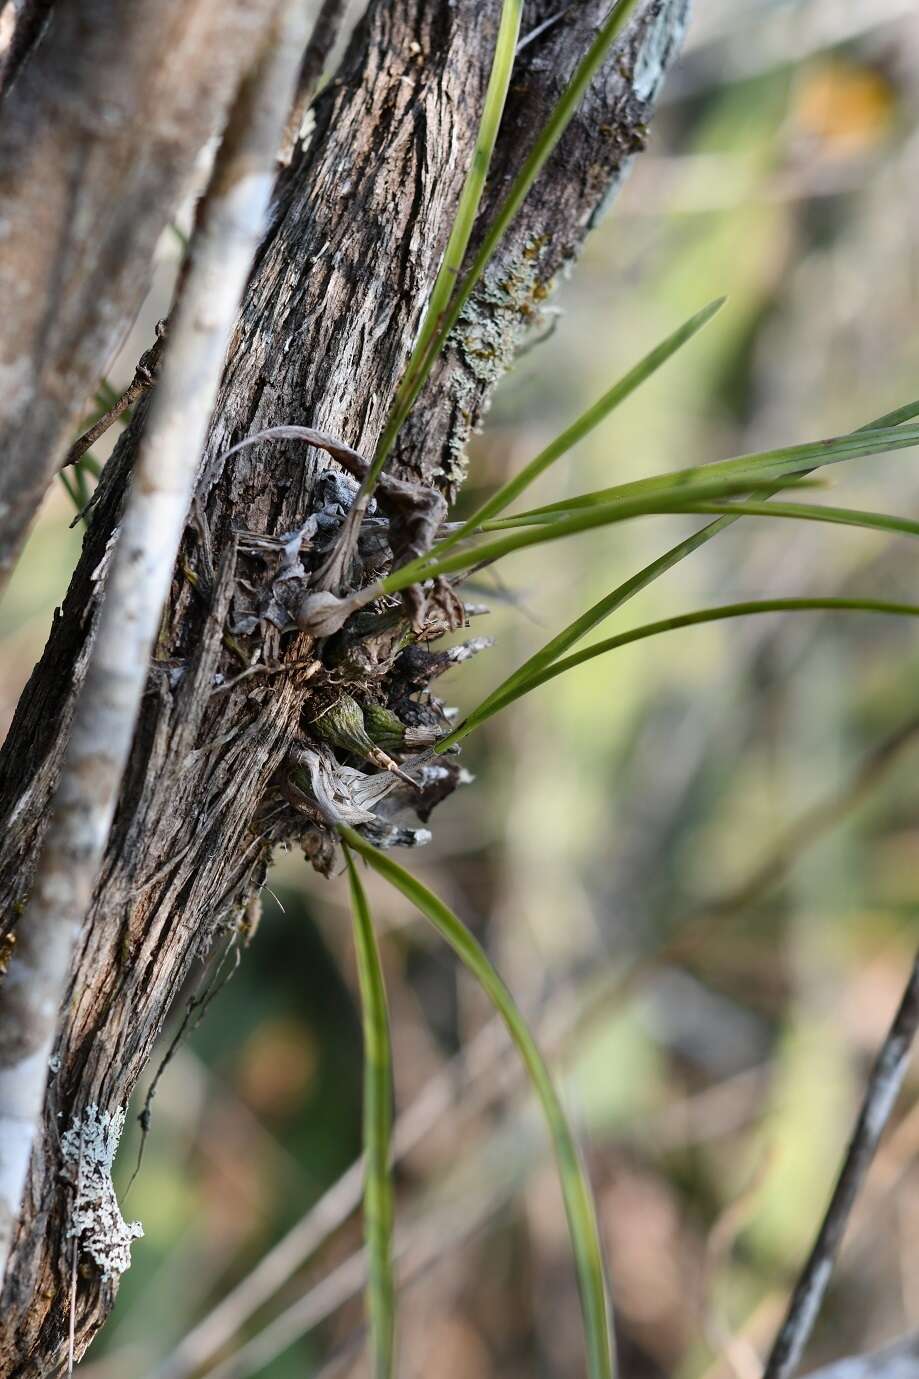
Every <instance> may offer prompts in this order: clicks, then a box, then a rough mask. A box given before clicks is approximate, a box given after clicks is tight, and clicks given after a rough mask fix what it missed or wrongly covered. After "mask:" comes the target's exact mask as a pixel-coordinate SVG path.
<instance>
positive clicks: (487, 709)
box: [441, 399, 919, 749]
mask: <svg viewBox="0 0 919 1379" xmlns="http://www.w3.org/2000/svg"><path fill="white" fill-rule="evenodd" d="M917 414H919V399H917V400H915V401H913V402H909V403H906V404H905V405H904V406H903V407H899V408H897V409H896V411H893V412H888V413H886V414H885V415H884V416H882V417H876V418H875V419H874V420H873V421H869V422H867V423H866V425H864V426H862V427H860V428H859V430H860V431H873V430H879V429H880V428H882V427H885V426H897V425H899V424H900V423H901V422H904V421H909V420H910V419H911V418H912V417H914V416H916V415H917ZM776 492H778V489H776V488H773V489H772V491H771V493H770V495H769V496H770V497H771V496H772V493H776ZM741 506H742V505H741V504H739V503H732V504H731V505H730V506H729V507H726V508H725V515H724V516H722V517H720V518H719V519H718V520H717V521H716V522H710V523H709V524H708V526H706V527H703V528H702V529H701V530H700V531H697V532H694V533H693V534H692V536H688V537H686V539H685V540H683V541H680V542H678V543H677V545H676V546H672V547H671V548H670V550H669V551H665V553H664V554H663V555H662V556H659V557H658V558H657V560H653V561H652V562H651V563H650V565H646V566H645V567H644V568H643V569H641V570H639V571H638V573H637V574H634V575H632V576H631V578H629V579H627V580H626V581H625V582H624V583H623V584H620V585H618V586H617V588H615V589H613V590H612V591H611V592H610V593H609V594H607V595H605V597H604V598H602V599H600V600H599V602H597V603H595V604H594V605H593V606H592V607H591V608H588V609H587V611H586V612H584V613H582V614H581V616H580V617H578V618H575V620H574V622H572V623H569V625H568V626H567V627H565V628H563V629H562V631H561V632H559V633H558V635H557V636H555V637H553V638H552V639H551V641H548V642H546V644H545V645H544V646H542V647H540V649H539V650H538V651H537V652H535V653H534V654H533V655H532V656H530V657H529V659H528V660H526V661H524V663H523V665H521V666H519V667H518V668H517V670H515V671H513V672H512V673H511V674H510V675H509V676H508V677H507V679H506V680H503V681H502V682H501V684H500V685H498V686H497V688H496V689H494V690H492V692H491V693H490V694H489V695H487V696H486V697H485V699H483V700H482V702H481V703H480V704H479V705H477V707H476V709H475V717H476V721H477V722H478V721H484V718H487V717H489V716H490V715H491V713H497V711H498V709H499V708H500V707H503V705H504V704H505V703H510V702H512V701H513V699H514V698H516V697H517V694H518V691H519V690H520V687H521V686H523V685H524V684H525V683H526V682H527V681H528V680H530V679H531V678H532V677H533V676H534V675H537V674H539V673H540V672H541V671H542V670H544V669H545V667H546V666H549V665H551V664H552V662H553V661H556V660H558V658H559V656H561V655H563V654H564V652H566V651H567V650H568V649H569V647H571V646H574V645H575V644H576V643H577V642H579V641H580V640H581V638H582V637H585V636H586V635H587V633H588V632H592V631H593V629H594V628H595V627H597V626H598V624H599V623H601V622H603V621H604V620H605V619H606V618H608V617H609V616H610V615H611V614H612V613H614V612H615V611H616V610H617V609H618V608H621V607H622V605H623V604H624V603H627V602H628V600H629V599H631V598H634V596H635V595H636V594H638V593H640V592H641V590H642V589H646V588H647V587H648V585H649V584H653V582H654V580H656V579H657V578H659V576H660V575H662V574H665V573H666V571H667V570H672V569H673V567H674V566H675V565H678V564H679V563H680V561H681V560H685V558H686V557H687V556H689V555H692V554H693V552H694V551H697V550H699V548H700V547H701V546H704V545H705V544H706V542H708V541H711V540H712V539H713V538H714V537H715V536H717V535H718V534H719V532H722V531H724V530H725V529H726V528H727V527H729V526H730V525H731V524H732V523H733V522H736V521H738V520H739V518H740V517H741V516H742V515H743V514H742V512H740V511H739V509H740V508H741ZM769 510H770V513H771V512H772V510H773V505H772V504H770V505H769ZM822 511H826V509H822ZM480 715H481V716H482V717H481V718H480ZM451 740H452V739H451V738H447V739H446V740H445V742H444V743H443V744H442V748H441V749H443V748H445V747H446V746H448V745H449V744H450V742H451Z"/></svg>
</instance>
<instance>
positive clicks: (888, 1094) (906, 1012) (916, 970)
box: [763, 953, 919, 1379]
mask: <svg viewBox="0 0 919 1379" xmlns="http://www.w3.org/2000/svg"><path fill="white" fill-rule="evenodd" d="M917 1028H919V953H917V955H916V958H915V959H914V961H913V968H912V972H911V973H910V978H909V981H908V982H907V985H906V990H905V991H904V993H903V999H902V1000H901V1002H900V1006H899V1009H898V1010H897V1013H896V1015H895V1017H894V1021H893V1024H892V1025H891V1027H890V1030H889V1032H888V1034H887V1038H886V1039H885V1040H884V1043H883V1046H882V1048H881V1051H880V1053H879V1054H878V1058H877V1061H876V1062H875V1065H874V1067H873V1069H872V1071H871V1076H870V1078H869V1079H868V1086H867V1089H866V1091H865V1098H864V1101H863V1102H862V1108H861V1112H860V1113H859V1117H858V1121H857V1122H856V1126H855V1130H854V1132H853V1134H852V1139H851V1141H850V1142H849V1147H848V1149H847V1150H846V1155H845V1158H844V1160H843V1164H842V1168H841V1170H840V1173H839V1177H838V1179H837V1180H836V1186H835V1188H834V1189H833V1195H832V1197H831V1198H830V1204H829V1206H828V1207H827V1210H826V1215H825V1216H824V1218H823V1222H822V1224H821V1226H820V1230H819V1231H818V1232H817V1238H816V1240H815V1241H814V1244H813V1247H812V1249H811V1252H810V1254H809V1256H808V1258H807V1262H806V1263H805V1265H804V1268H803V1269H802V1271H801V1275H800V1278H799V1279H798V1282H797V1283H796V1284H795V1288H794V1292H793V1293H792V1295H791V1301H790V1302H789V1305H788V1311H787V1313H786V1315H785V1320H784V1321H783V1323H782V1326H781V1329H780V1330H779V1334H778V1336H777V1337H776V1339H775V1343H774V1345H773V1347H772V1350H771V1351H770V1354H769V1358H768V1360H767V1361H766V1367H765V1370H764V1371H763V1379H791V1375H793V1374H794V1372H795V1370H796V1369H797V1367H798V1364H799V1362H800V1359H801V1355H802V1353H803V1351H804V1347H805V1345H806V1344H807V1342H808V1339H809V1337H810V1334H811V1331H812V1330H813V1327H814V1323H815V1322H816V1320H817V1316H818V1314H819V1312H820V1307H821V1304H822V1303H823V1298H824V1294H825V1293H826V1290H827V1287H828V1285H829V1282H830V1275H831V1274H832V1272H833V1265H834V1263H835V1260H836V1255H837V1254H838V1253H839V1247H840V1245H841V1244H842V1237H843V1234H844V1232H845V1229H846V1225H847V1223H848V1220H849V1214H850V1212H851V1211H852V1207H853V1205H854V1203H855V1199H856V1197H857V1196H858V1193H859V1190H860V1189H861V1186H862V1184H863V1183H864V1181H865V1177H866V1175H867V1172H868V1169H869V1168H870V1166H871V1161H872V1159H873V1158H874V1154H875V1150H876V1149H877V1147H878V1144H879V1142H880V1139H881V1135H882V1134H883V1132H884V1128H885V1126H886V1124H887V1121H888V1120H889V1119H890V1114H891V1112H892V1111H893V1108H894V1103H895V1102H896V1099H897V1095H898V1093H899V1091H900V1087H901V1085H902V1083H903V1077H904V1074H905V1073H906V1067H907V1064H908V1062H909V1057H910V1052H911V1050H912V1045H913V1040H914V1039H915V1037H916V1030H917Z"/></svg>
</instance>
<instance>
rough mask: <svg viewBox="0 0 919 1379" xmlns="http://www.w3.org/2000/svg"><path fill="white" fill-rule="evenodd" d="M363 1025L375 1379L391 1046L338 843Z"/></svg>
mask: <svg viewBox="0 0 919 1379" xmlns="http://www.w3.org/2000/svg"><path fill="white" fill-rule="evenodd" d="M344 853H345V862H346V864H347V868H348V881H349V884H350V887H351V909H352V912H353V917H354V947H355V951H356V953H357V971H358V981H359V984H360V991H361V1014H362V1020H363V1029H364V1233H365V1236H366V1239H367V1255H368V1258H369V1262H370V1264H369V1283H368V1288H367V1310H368V1312H369V1314H370V1334H371V1348H372V1350H373V1357H374V1361H373V1363H374V1374H375V1376H376V1379H391V1376H392V1374H393V1373H394V1356H395V1316H396V1301H395V1298H396V1293H395V1283H394V1277H393V1263H392V1236H393V1190H392V1176H391V1172H390V1167H389V1149H390V1144H389V1141H390V1131H391V1126H392V1049H391V1046H390V1040H389V1019H388V1016H387V1011H386V988H385V986H384V984H383V968H382V965H381V963H380V952H379V948H378V947H377V940H376V934H375V933H374V928H373V923H372V920H371V918H370V909H369V907H368V905H367V897H366V895H365V894H364V888H363V886H362V885H361V881H360V877H359V876H358V874H357V868H356V867H355V865H354V860H353V858H352V856H351V853H350V852H349V850H348V846H347V843H346V844H345V845H344Z"/></svg>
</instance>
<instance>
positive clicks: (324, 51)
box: [278, 0, 348, 163]
mask: <svg viewBox="0 0 919 1379" xmlns="http://www.w3.org/2000/svg"><path fill="white" fill-rule="evenodd" d="M347 8H348V3H347V0H323V4H322V9H321V10H320V11H319V14H318V16H317V18H316V23H315V25H314V27H313V32H312V34H311V35H310V41H309V44H308V46H307V49H306V52H305V53H304V55H303V61H302V63H301V64H300V72H299V74H298V76H297V94H296V96H295V98H294V103H293V105H292V106H291V110H290V115H289V116H288V119H287V127H286V129H285V130H284V140H283V142H282V144H281V148H280V151H279V153H278V159H279V161H280V162H282V163H289V162H290V160H291V157H292V156H293V151H294V149H295V148H296V145H297V141H298V139H299V138H300V131H301V130H302V128H303V121H304V120H305V119H306V114H307V111H308V110H309V108H310V106H311V105H312V103H313V97H314V96H315V95H316V91H317V89H318V87H319V83H320V81H321V80H322V73H323V71H324V70H325V65H326V63H327V62H328V60H329V54H330V53H331V51H332V49H333V48H334V47H335V43H336V41H337V39H338V36H339V34H340V33H341V27H342V24H343V22H344V18H345V10H346V9H347Z"/></svg>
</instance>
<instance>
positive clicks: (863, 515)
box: [686, 501, 919, 536]
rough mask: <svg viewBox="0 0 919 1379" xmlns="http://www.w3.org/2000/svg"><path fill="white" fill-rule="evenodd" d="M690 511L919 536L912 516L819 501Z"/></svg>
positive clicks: (704, 505)
mask: <svg viewBox="0 0 919 1379" xmlns="http://www.w3.org/2000/svg"><path fill="white" fill-rule="evenodd" d="M686 510H687V511H689V512H703V513H707V512H716V513H730V514H734V513H737V514H739V515H740V516H742V517H744V516H746V517H784V518H790V519H792V520H795V519H796V520H798V521H802V522H832V523H834V524H835V525H837V526H841V527H868V528H870V529H871V530H872V531H883V532H890V533H892V534H894V535H903V536H919V522H915V521H913V519H912V518H910V517H892V516H891V515H890V514H889V513H886V512H863V511H861V510H860V509H858V508H834V507H828V506H823V505H822V504H818V503H771V502H770V503H755V502H749V501H743V502H733V503H691V504H690V505H689V507H688V509H686Z"/></svg>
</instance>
